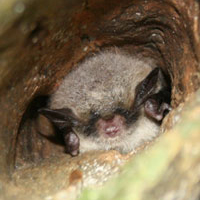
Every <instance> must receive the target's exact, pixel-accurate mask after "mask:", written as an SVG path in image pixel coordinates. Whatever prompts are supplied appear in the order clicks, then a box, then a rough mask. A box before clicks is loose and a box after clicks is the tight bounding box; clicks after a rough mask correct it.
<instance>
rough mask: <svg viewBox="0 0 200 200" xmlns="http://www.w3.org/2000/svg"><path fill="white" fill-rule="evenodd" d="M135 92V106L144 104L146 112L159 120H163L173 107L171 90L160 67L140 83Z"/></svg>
mask: <svg viewBox="0 0 200 200" xmlns="http://www.w3.org/2000/svg"><path fill="white" fill-rule="evenodd" d="M135 92H136V97H135V101H134V108H135V109H137V108H139V107H141V106H142V105H143V104H144V108H145V112H146V114H147V115H148V116H150V117H152V118H154V119H155V120H157V121H161V120H162V119H163V117H164V116H165V113H166V112H168V111H169V110H170V109H171V107H170V105H169V103H170V96H171V95H170V90H169V87H168V85H167V81H166V79H165V76H164V74H163V72H162V70H161V69H160V68H158V67H157V68H155V69H154V70H152V71H151V72H150V73H149V75H148V76H147V77H146V78H145V79H144V80H143V81H142V82H140V83H139V84H138V86H137V87H136V91H135Z"/></svg>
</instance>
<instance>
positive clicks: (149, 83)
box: [134, 67, 165, 107]
mask: <svg viewBox="0 0 200 200" xmlns="http://www.w3.org/2000/svg"><path fill="white" fill-rule="evenodd" d="M162 77H163V75H162V71H161V69H160V68H158V67H157V68H155V69H154V70H152V71H151V72H150V73H149V74H148V76H147V77H146V78H145V79H144V80H142V81H141V82H140V83H139V84H138V85H137V87H136V90H135V94H136V95H135V100H134V107H138V106H140V105H142V104H143V103H144V102H145V101H146V100H147V99H148V98H149V96H151V95H152V94H155V93H156V90H158V88H159V87H160V86H161V85H162V82H161V80H160V79H162ZM163 81H165V80H163Z"/></svg>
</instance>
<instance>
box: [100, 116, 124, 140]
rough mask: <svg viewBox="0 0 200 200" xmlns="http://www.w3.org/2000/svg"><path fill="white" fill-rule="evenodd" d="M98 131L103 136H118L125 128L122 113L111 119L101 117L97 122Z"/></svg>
mask: <svg viewBox="0 0 200 200" xmlns="http://www.w3.org/2000/svg"><path fill="white" fill-rule="evenodd" d="M96 126H97V130H98V133H99V134H100V135H102V136H103V137H109V138H113V137H117V136H119V135H120V134H121V132H122V131H123V130H124V128H125V119H124V117H122V116H120V115H114V116H113V118H111V119H103V118H101V119H99V120H98V121H97V123H96Z"/></svg>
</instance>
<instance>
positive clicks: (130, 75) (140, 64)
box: [50, 49, 159, 152]
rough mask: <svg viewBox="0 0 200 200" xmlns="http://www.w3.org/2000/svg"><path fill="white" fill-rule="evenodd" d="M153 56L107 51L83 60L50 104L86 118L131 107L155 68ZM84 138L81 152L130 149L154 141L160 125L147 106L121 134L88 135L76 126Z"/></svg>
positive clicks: (64, 81) (81, 141)
mask: <svg viewBox="0 0 200 200" xmlns="http://www.w3.org/2000/svg"><path fill="white" fill-rule="evenodd" d="M154 67H155V63H154V62H153V61H152V60H147V59H146V60H144V61H143V59H139V58H137V57H132V56H130V55H127V54H126V53H124V52H122V51H120V50H118V49H117V50H116V52H111V51H104V52H101V53H99V54H97V55H94V56H92V57H89V58H88V59H86V60H85V61H84V62H82V63H80V64H79V66H77V67H76V68H75V69H74V70H73V71H72V72H71V73H69V74H68V75H67V76H66V77H65V78H64V80H63V82H62V84H61V85H60V86H59V88H58V90H57V91H56V92H55V93H54V94H53V95H52V97H51V99H50V108H51V109H59V108H70V109H72V110H73V112H74V113H75V115H76V116H77V117H78V118H79V119H82V120H83V121H87V120H89V116H90V112H91V111H95V112H98V113H99V114H101V116H106V115H109V114H110V113H112V112H113V111H114V110H115V109H116V108H117V107H118V106H119V105H120V106H121V107H123V108H126V109H129V108H130V106H131V105H132V104H133V100H134V97H135V88H136V86H137V85H138V83H139V82H141V81H142V80H143V79H144V78H145V77H146V76H147V75H148V74H149V73H150V71H152V69H153V68H154ZM74 131H75V132H76V134H77V135H78V137H79V138H80V152H85V151H88V150H93V149H103V150H105V149H106V150H107V149H118V150H120V151H122V152H129V151H132V150H134V149H135V148H137V147H138V146H140V145H142V144H143V143H144V142H146V141H151V140H152V139H153V138H154V137H156V136H157V135H158V133H159V126H158V125H157V124H156V123H155V122H153V121H151V120H150V119H148V118H147V117H145V115H144V114H143V110H142V111H141V115H140V117H139V119H138V120H137V122H136V123H134V124H133V125H131V126H130V127H129V128H127V130H126V131H125V133H123V134H121V135H120V137H117V138H109V139H105V138H103V137H96V136H95V137H94V136H93V135H91V136H85V135H84V134H83V133H81V132H80V130H79V131H78V130H76V129H74Z"/></svg>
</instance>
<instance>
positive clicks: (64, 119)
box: [38, 108, 77, 129]
mask: <svg viewBox="0 0 200 200" xmlns="http://www.w3.org/2000/svg"><path fill="white" fill-rule="evenodd" d="M38 113H40V114H42V115H44V116H45V117H46V118H48V119H49V120H50V121H51V122H52V123H53V124H54V125H55V126H56V127H58V128H59V129H64V128H69V127H72V126H73V125H74V123H76V121H77V120H76V118H75V116H74V114H73V112H72V111H71V110H70V109H68V108H63V109H49V108H41V109H39V110H38Z"/></svg>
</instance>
